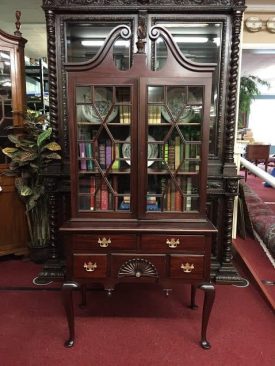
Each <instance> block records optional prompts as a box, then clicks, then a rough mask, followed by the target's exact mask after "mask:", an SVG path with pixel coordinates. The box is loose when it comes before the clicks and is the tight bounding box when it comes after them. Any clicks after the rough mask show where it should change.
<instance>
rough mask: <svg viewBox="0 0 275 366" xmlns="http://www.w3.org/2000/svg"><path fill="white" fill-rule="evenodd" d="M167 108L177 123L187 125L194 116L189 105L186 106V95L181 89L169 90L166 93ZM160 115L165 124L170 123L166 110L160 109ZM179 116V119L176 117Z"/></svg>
mask: <svg viewBox="0 0 275 366" xmlns="http://www.w3.org/2000/svg"><path fill="white" fill-rule="evenodd" d="M167 106H168V108H169V109H170V112H171V113H172V115H173V118H174V119H177V120H178V122H179V123H188V122H190V121H191V120H192V118H193V116H194V111H193V109H192V107H191V106H190V105H187V104H186V94H185V93H183V90H182V88H173V89H170V90H169V91H168V93H167ZM161 114H162V116H163V118H164V119H165V120H166V121H167V122H171V117H170V114H169V112H168V110H167V108H165V107H162V109H161ZM179 114H180V117H178V116H179Z"/></svg>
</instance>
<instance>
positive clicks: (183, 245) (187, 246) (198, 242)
mask: <svg viewBox="0 0 275 366" xmlns="http://www.w3.org/2000/svg"><path fill="white" fill-rule="evenodd" d="M205 244H206V239H205V236H204V235H148V234H146V235H141V242H140V245H141V250H150V251H158V252H172V251H175V250H181V251H182V250H183V251H200V252H203V251H204V250H205Z"/></svg>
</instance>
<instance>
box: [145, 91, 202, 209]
mask: <svg viewBox="0 0 275 366" xmlns="http://www.w3.org/2000/svg"><path fill="white" fill-rule="evenodd" d="M203 99H204V87H203V86H192V85H184V86H181V85H149V86H147V116H146V119H147V137H148V138H147V177H148V178H147V192H146V197H145V200H146V205H145V207H146V212H155V211H156V212H182V213H184V212H190V211H193V212H194V211H199V203H200V196H199V193H200V166H201V146H202V124H203V113H204V111H203Z"/></svg>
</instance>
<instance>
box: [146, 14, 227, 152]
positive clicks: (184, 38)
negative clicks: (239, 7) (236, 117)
mask: <svg viewBox="0 0 275 366" xmlns="http://www.w3.org/2000/svg"><path fill="white" fill-rule="evenodd" d="M156 23H157V24H160V25H161V26H163V27H165V28H166V29H167V30H168V31H169V33H170V34H171V36H172V37H173V40H174V41H175V43H176V44H177V46H178V47H179V49H180V51H181V52H182V54H183V55H184V56H185V57H186V58H187V59H188V60H190V61H193V62H198V63H202V64H203V63H216V64H217V66H216V68H215V71H214V73H213V82H212V94H211V99H212V100H211V109H210V130H209V132H210V135H209V153H210V154H214V155H215V154H217V151H216V150H215V149H216V145H217V144H216V141H217V138H218V137H217V134H218V126H217V123H218V112H217V109H218V100H219V98H218V96H219V93H220V91H219V82H220V77H221V76H220V73H221V70H220V65H221V57H222V56H221V45H222V41H223V39H222V37H223V23H222V22H221V21H220V20H217V21H214V20H213V21H211V22H203V21H196V19H194V20H192V22H190V21H187V20H185V21H184V20H181V21H180V20H175V21H173V22H172V21H170V22H169V21H167V20H164V19H162V20H161V19H159V20H157V21H156ZM152 60H153V62H152V69H154V70H160V69H161V68H162V67H163V66H164V64H165V63H166V61H167V46H166V44H165V42H164V41H163V40H162V39H161V38H159V39H158V41H157V42H155V44H154V48H153V50H152Z"/></svg>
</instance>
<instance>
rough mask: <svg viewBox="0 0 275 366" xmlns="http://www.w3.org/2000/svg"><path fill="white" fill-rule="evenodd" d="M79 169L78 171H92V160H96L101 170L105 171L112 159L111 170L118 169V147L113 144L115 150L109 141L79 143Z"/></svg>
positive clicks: (93, 165) (93, 166)
mask: <svg viewBox="0 0 275 366" xmlns="http://www.w3.org/2000/svg"><path fill="white" fill-rule="evenodd" d="M78 147H79V168H80V170H93V169H94V168H95V163H94V160H97V161H98V163H99V165H100V167H101V168H102V169H107V168H108V167H109V166H110V165H111V164H112V161H113V159H114V162H113V164H112V170H118V169H119V168H120V163H121V162H120V160H119V158H120V155H121V153H120V145H119V144H115V149H113V145H112V142H111V140H110V139H106V140H105V141H100V142H98V141H97V140H94V141H93V143H92V142H79V144H78Z"/></svg>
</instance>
